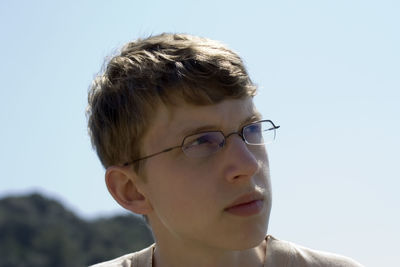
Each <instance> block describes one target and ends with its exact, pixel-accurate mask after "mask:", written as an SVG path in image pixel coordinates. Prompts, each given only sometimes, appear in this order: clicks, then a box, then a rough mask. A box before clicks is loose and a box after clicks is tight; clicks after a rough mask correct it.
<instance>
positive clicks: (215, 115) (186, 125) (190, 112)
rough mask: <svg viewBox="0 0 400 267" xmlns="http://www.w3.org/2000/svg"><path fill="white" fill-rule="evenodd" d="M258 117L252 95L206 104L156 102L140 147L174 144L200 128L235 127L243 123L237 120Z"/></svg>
mask: <svg viewBox="0 0 400 267" xmlns="http://www.w3.org/2000/svg"><path fill="white" fill-rule="evenodd" d="M260 118H261V116H260V114H259V113H258V111H257V110H256V108H255V106H254V103H253V98H252V97H246V98H241V99H228V100H224V101H222V102H220V103H217V104H213V105H206V106H197V105H191V104H187V103H182V104H180V105H176V106H165V105H164V104H160V105H159V107H158V109H157V110H156V112H155V116H154V117H153V119H152V120H151V121H150V124H151V125H150V127H149V129H148V131H147V133H146V134H145V136H144V138H143V146H144V147H143V148H144V150H145V151H146V150H147V148H148V149H150V150H151V148H152V147H158V149H163V148H165V146H166V145H171V146H174V145H177V141H178V140H179V141H181V139H182V138H183V137H185V136H186V135H188V134H192V133H195V132H196V131H200V130H202V131H203V130H222V131H227V132H228V131H237V130H238V129H239V128H240V127H241V126H243V125H241V124H243V123H246V122H248V121H249V120H252V121H254V120H257V119H260ZM148 152H149V151H148Z"/></svg>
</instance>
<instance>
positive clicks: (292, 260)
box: [266, 236, 363, 267]
mask: <svg viewBox="0 0 400 267" xmlns="http://www.w3.org/2000/svg"><path fill="white" fill-rule="evenodd" d="M268 257H270V258H269V259H268ZM268 260H269V261H270V262H271V265H266V266H285V267H286V266H287V267H291V266H296V267H363V265H361V264H359V263H357V262H356V261H354V260H352V259H350V258H348V257H345V256H341V255H337V254H334V253H329V252H323V251H318V250H314V249H309V248H306V247H303V246H299V245H297V244H294V243H291V242H287V241H282V240H279V239H276V238H274V237H272V236H268V237H267V261H268Z"/></svg>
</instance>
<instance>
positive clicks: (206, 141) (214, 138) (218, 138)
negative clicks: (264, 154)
mask: <svg viewBox="0 0 400 267" xmlns="http://www.w3.org/2000/svg"><path fill="white" fill-rule="evenodd" d="M279 127H280V126H276V125H275V124H274V123H273V122H272V121H271V120H260V121H256V122H252V123H249V124H247V125H245V126H243V128H242V129H241V130H240V131H238V132H232V133H229V134H227V135H224V133H223V132H222V131H206V132H200V133H195V134H192V135H188V136H186V137H185V138H183V141H182V144H181V145H179V146H174V147H170V148H166V149H164V150H162V151H159V152H157V153H153V154H150V155H147V156H144V157H141V158H138V159H135V160H133V161H131V162H126V163H125V164H124V166H128V165H130V164H134V163H136V162H138V161H140V160H144V159H148V158H151V157H154V156H157V155H159V154H161V153H165V152H169V151H171V150H173V149H176V148H181V149H182V151H183V153H184V154H185V155H186V156H187V157H189V158H202V157H207V156H211V155H212V154H214V153H216V152H217V151H219V150H220V149H221V148H223V147H224V146H225V144H226V139H227V138H228V137H230V136H231V135H234V134H237V135H239V136H240V137H241V138H242V140H243V141H244V142H245V143H246V144H248V145H265V144H269V143H271V142H273V141H274V140H275V137H276V129H278V128H279Z"/></svg>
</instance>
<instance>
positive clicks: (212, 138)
mask: <svg viewBox="0 0 400 267" xmlns="http://www.w3.org/2000/svg"><path fill="white" fill-rule="evenodd" d="M221 141H222V140H221V138H220V134H218V133H214V132H209V133H201V134H195V135H192V136H188V137H187V138H186V139H185V147H193V146H205V145H219V143H221Z"/></svg>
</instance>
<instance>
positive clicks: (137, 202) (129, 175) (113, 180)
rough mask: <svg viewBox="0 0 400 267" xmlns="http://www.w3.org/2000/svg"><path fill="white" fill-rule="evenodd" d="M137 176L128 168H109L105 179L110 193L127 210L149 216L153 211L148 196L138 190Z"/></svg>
mask: <svg viewBox="0 0 400 267" xmlns="http://www.w3.org/2000/svg"><path fill="white" fill-rule="evenodd" d="M135 178H138V177H136V174H135V173H134V172H133V171H132V170H129V169H127V168H126V167H119V166H111V167H108V168H107V171H106V174H105V179H106V184H107V188H108V191H109V192H110V194H111V195H112V196H113V198H114V199H115V200H116V201H117V202H118V203H119V204H120V205H121V206H122V207H124V208H125V209H127V210H130V211H132V212H134V213H137V214H144V215H145V214H149V213H150V211H151V210H152V208H151V204H150V203H149V201H148V199H147V198H146V196H145V195H144V194H143V193H141V192H140V191H139V190H138V187H137V184H135V181H137V179H135Z"/></svg>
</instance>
